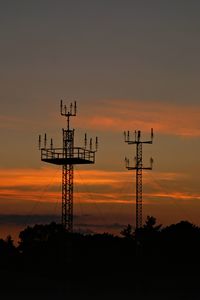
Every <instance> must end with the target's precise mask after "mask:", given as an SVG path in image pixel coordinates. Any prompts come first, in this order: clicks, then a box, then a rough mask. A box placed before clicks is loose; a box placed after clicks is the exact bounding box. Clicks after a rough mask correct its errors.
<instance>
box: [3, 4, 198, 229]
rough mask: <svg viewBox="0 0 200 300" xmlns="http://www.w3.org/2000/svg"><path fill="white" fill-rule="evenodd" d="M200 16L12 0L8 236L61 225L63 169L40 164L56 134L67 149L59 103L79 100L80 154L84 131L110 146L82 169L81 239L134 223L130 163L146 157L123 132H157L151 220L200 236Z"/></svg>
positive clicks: (7, 39)
mask: <svg viewBox="0 0 200 300" xmlns="http://www.w3.org/2000/svg"><path fill="white" fill-rule="evenodd" d="M199 11H200V2H199V1H195V0H191V1H181V0H168V1H160V0H157V1H155V0H151V1H149V0H140V1H139V0H138V1H137V0H133V1H131V0H130V1H129V0H125V1H118V0H106V1H104V0H101V1H98V0H97V1H92V0H90V1H88V0H85V1H81V0H73V1H70V0H66V1H64V0H63V1H61V0H57V1H53V0H48V1H47V0H46V1H44V0H40V1H37V0H34V1H32V0H30V1H23V0H18V1H14V0H9V1H4V0H3V1H1V4H0V20H1V21H0V22H1V26H0V41H1V47H0V59H1V68H0V85H1V87H0V96H1V102H0V103H1V110H0V136H1V147H0V157H1V159H0V234H1V226H2V228H3V229H2V234H3V232H4V231H6V229H5V228H7V231H6V232H8V231H9V229H8V228H9V226H10V225H16V226H22V227H23V226H25V225H27V224H28V223H31V222H32V221H31V216H37V215H40V216H43V217H44V219H45V216H46V215H52V216H54V215H60V210H61V208H60V204H61V189H60V185H61V169H60V167H57V166H54V165H53V166H51V165H48V164H45V163H43V162H41V161H40V153H39V151H38V143H37V139H38V134H43V133H45V132H47V136H48V137H49V138H50V137H53V139H54V145H55V146H57V147H59V146H61V142H62V127H64V126H65V125H66V123H65V119H64V118H63V117H61V116H60V114H59V101H60V99H63V101H64V102H65V103H66V104H68V103H69V102H70V101H74V100H76V101H77V106H78V112H77V116H76V117H75V118H73V119H72V120H71V121H72V122H71V124H72V127H73V128H75V129H76V131H75V136H76V138H75V144H76V146H82V145H83V140H84V134H85V132H87V133H88V136H91V137H95V136H96V135H97V136H98V137H99V151H98V153H97V158H96V164H95V165H89V166H84V167H83V166H81V167H79V166H78V167H76V170H75V196H74V198H75V199H74V200H75V211H74V214H75V226H76V228H77V229H80V230H86V231H89V230H92V231H109V232H120V230H121V228H122V227H123V226H124V225H126V224H128V223H130V224H132V225H134V224H135V173H134V172H131V171H127V170H126V169H125V164H124V157H125V156H127V157H129V158H130V161H133V157H134V156H135V148H134V146H128V145H127V144H125V143H124V140H123V131H124V130H130V131H134V130H135V129H136V130H141V131H142V138H144V139H149V136H150V129H151V127H153V128H154V131H155V139H154V143H153V145H145V146H144V163H145V165H146V166H148V165H149V158H150V157H151V156H152V157H153V158H154V167H153V171H148V172H145V173H144V176H143V182H144V187H143V199H144V206H143V211H144V219H145V217H146V216H147V215H153V216H155V217H156V218H157V220H158V222H159V223H162V224H164V225H166V224H170V223H172V222H178V221H179V220H183V219H187V220H189V221H191V222H194V223H196V224H198V225H200V184H199V183H200V175H199V174H200V156H199V153H200V100H199V94H200V92H199V78H200V56H199V53H200V39H199V35H200V18H199ZM2 215H4V216H2ZM10 215H18V217H17V216H15V217H14V216H13V219H12V220H10ZM19 216H27V221H26V222H25V221H24V218H21V219H20V217H19ZM11 223H12V224H11ZM3 230H4V231H3Z"/></svg>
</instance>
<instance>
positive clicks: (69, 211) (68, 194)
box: [62, 165, 74, 232]
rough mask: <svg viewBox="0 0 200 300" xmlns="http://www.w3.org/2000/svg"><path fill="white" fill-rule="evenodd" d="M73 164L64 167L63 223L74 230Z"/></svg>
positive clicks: (69, 229)
mask: <svg viewBox="0 0 200 300" xmlns="http://www.w3.org/2000/svg"><path fill="white" fill-rule="evenodd" d="M73 179H74V168H73V165H63V167H62V225H63V226H64V228H65V229H66V230H67V231H68V232H73Z"/></svg>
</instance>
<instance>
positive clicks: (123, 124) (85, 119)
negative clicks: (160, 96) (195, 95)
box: [76, 100, 200, 137]
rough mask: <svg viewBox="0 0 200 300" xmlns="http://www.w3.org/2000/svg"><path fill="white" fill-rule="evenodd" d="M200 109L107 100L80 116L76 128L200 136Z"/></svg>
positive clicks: (175, 105)
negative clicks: (153, 131) (152, 131)
mask: <svg viewBox="0 0 200 300" xmlns="http://www.w3.org/2000/svg"><path fill="white" fill-rule="evenodd" d="M199 115H200V106H199V105H196V106H194V105H193V106H190V105H181V106H180V105H178V104H172V103H171V104H170V103H161V102H156V101H151V102H149V101H146V102H145V101H136V100H108V101H106V100H105V101H102V103H99V105H96V106H95V107H94V109H93V110H92V113H91V114H90V113H88V112H87V115H86V116H83V115H80V116H79V117H78V118H77V120H76V124H77V125H79V126H80V127H82V125H83V124H84V127H85V126H87V127H88V128H92V129H98V130H108V131H123V130H124V129H125V130H126V129H128V130H132V131H134V130H135V129H141V130H142V131H145V132H149V130H150V128H151V127H153V128H154V130H155V131H156V132H158V133H164V134H172V135H180V136H187V137H193V136H194V137H195V136H200V123H199Z"/></svg>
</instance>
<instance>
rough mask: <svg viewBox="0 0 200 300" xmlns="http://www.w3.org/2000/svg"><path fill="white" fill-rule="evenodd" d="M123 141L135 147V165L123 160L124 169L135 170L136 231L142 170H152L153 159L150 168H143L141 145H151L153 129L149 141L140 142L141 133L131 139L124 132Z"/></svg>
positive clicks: (140, 215) (139, 223) (138, 223)
mask: <svg viewBox="0 0 200 300" xmlns="http://www.w3.org/2000/svg"><path fill="white" fill-rule="evenodd" d="M124 140H125V142H126V143H128V145H136V156H135V165H134V166H132V167H130V166H129V159H127V158H125V162H126V168H127V169H128V170H136V229H138V228H141V227H142V170H152V165H153V159H152V158H150V167H144V166H143V155H142V145H143V144H152V143H153V128H152V129H151V140H149V141H141V131H140V130H138V131H135V132H134V138H133V139H131V137H130V132H129V131H127V132H124Z"/></svg>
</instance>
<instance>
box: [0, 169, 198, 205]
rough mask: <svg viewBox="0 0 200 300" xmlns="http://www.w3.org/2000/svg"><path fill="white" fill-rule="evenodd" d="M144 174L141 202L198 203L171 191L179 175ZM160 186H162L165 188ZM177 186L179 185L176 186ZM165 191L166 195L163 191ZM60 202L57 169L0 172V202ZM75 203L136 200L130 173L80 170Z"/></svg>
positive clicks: (183, 192) (191, 196)
mask: <svg viewBox="0 0 200 300" xmlns="http://www.w3.org/2000/svg"><path fill="white" fill-rule="evenodd" d="M155 177H156V181H155V180H154V178H153V177H150V176H146V174H145V173H144V194H143V195H144V199H145V201H148V200H150V201H151V200H152V199H154V198H155V199H158V198H159V199H160V200H162V199H163V198H168V199H170V198H174V199H188V200H189V199H199V198H200V196H199V195H198V194H192V193H190V194H189V193H188V192H185V191H182V188H181V185H180V187H179V190H176V191H174V190H173V188H174V189H175V188H176V189H177V186H176V187H174V186H173V187H171V182H175V181H177V182H179V181H182V180H185V179H186V178H187V176H185V175H184V174H181V173H162V172H157V173H156V174H155ZM159 182H162V183H163V182H164V183H165V188H163V187H162V185H161V184H159ZM177 185H178V184H177ZM166 187H167V189H168V192H167V193H166V191H165V189H166ZM60 198H61V171H60V168H56V169H55V168H53V167H44V168H42V169H5V170H1V171H0V201H2V199H4V200H5V199H17V200H19V199H21V200H22V199H23V200H26V201H30V200H32V201H44V202H57V201H60ZM74 199H75V201H79V202H80V203H84V202H85V203H97V202H98V203H124V204H130V203H132V202H134V199H135V180H133V174H132V172H127V171H123V172H107V171H103V170H79V171H77V172H76V174H75V197H74Z"/></svg>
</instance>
